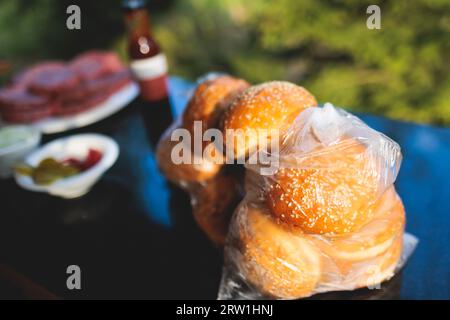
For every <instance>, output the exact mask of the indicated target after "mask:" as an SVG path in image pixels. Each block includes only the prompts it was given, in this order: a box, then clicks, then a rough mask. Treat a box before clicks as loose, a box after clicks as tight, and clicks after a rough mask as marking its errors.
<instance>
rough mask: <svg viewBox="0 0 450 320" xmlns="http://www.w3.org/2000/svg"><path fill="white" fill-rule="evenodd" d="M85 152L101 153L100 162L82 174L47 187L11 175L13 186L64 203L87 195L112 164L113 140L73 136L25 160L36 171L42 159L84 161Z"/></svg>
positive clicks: (116, 149)
mask: <svg viewBox="0 0 450 320" xmlns="http://www.w3.org/2000/svg"><path fill="white" fill-rule="evenodd" d="M89 148H94V149H97V150H99V151H101V152H102V158H101V160H100V161H99V162H98V163H97V164H95V165H94V166H93V167H91V168H89V169H88V170H86V171H84V172H81V173H79V174H77V175H75V176H72V177H67V178H63V179H60V180H57V181H55V182H54V183H52V184H50V185H37V184H35V183H34V181H33V179H32V178H31V177H29V176H24V175H21V174H18V173H15V178H16V182H17V184H18V185H19V186H21V187H22V188H24V189H27V190H30V191H36V192H47V193H49V194H51V195H54V196H58V197H62V198H67V199H70V198H77V197H80V196H82V195H84V194H86V193H87V192H89V190H90V189H91V187H92V186H93V185H94V184H95V183H96V182H97V181H98V180H99V179H100V178H101V176H102V175H103V174H104V173H105V171H106V170H108V169H109V168H110V167H111V166H112V165H113V164H114V162H116V160H117V157H118V155H119V146H118V145H117V143H116V142H115V141H114V140H113V139H111V138H109V137H107V136H104V135H101V134H95V133H84V134H76V135H72V136H69V137H65V138H60V139H56V140H53V141H51V142H49V143H47V144H46V145H45V146H43V147H42V148H40V149H38V150H36V151H35V152H33V153H31V154H30V155H28V156H27V157H26V158H25V163H26V164H28V165H30V166H32V167H36V166H37V165H38V164H39V162H40V161H41V160H42V159H45V158H49V157H50V158H54V159H56V160H63V159H66V158H69V157H75V158H79V159H84V158H86V156H87V153H88V151H89Z"/></svg>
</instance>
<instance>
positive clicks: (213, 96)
mask: <svg viewBox="0 0 450 320" xmlns="http://www.w3.org/2000/svg"><path fill="white" fill-rule="evenodd" d="M249 86H250V84H249V83H248V82H247V81H244V80H242V79H236V78H233V77H230V76H219V77H217V78H215V79H210V80H206V81H203V82H202V83H200V84H199V85H198V86H197V88H196V89H195V92H194V94H193V96H192V97H191V99H190V100H189V102H188V105H187V107H186V109H185V111H184V113H183V123H182V126H183V127H184V128H186V129H188V130H190V131H191V132H193V126H194V121H202V127H203V131H204V130H206V129H209V128H214V127H216V125H217V120H218V117H219V116H220V115H221V112H222V111H223V110H224V109H225V108H226V107H228V105H229V104H230V102H231V101H232V100H233V99H234V98H235V97H236V96H237V95H238V94H239V93H241V92H242V91H244V90H245V89H246V88H248V87H249Z"/></svg>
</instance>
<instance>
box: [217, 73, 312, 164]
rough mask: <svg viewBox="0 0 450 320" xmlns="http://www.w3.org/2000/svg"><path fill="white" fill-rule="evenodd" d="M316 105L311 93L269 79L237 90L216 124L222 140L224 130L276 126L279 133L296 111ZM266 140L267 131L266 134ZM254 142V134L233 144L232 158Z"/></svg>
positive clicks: (246, 153)
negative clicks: (221, 133)
mask: <svg viewBox="0 0 450 320" xmlns="http://www.w3.org/2000/svg"><path fill="white" fill-rule="evenodd" d="M314 106H317V101H316V99H315V98H314V96H313V95H312V94H311V93H309V92H308V91H307V90H306V89H304V88H302V87H299V86H297V85H295V84H293V83H290V82H284V81H272V82H266V83H263V84H260V85H256V86H252V87H250V88H248V89H247V90H245V91H244V92H243V93H242V94H240V95H239V96H238V97H237V98H236V99H235V100H234V101H233V103H232V104H231V105H230V106H229V108H227V109H226V110H225V112H224V114H223V115H222V119H221V124H220V127H221V129H222V130H223V133H224V141H225V142H226V130H228V129H234V130H237V129H241V130H243V131H244V132H246V131H251V130H258V129H266V130H271V129H274V130H279V131H280V134H282V133H283V132H284V131H285V130H286V129H287V128H288V127H289V126H290V125H291V124H292V122H293V121H294V119H295V118H296V117H297V116H298V114H299V113H300V112H302V111H303V110H305V109H306V108H308V107H314ZM267 139H268V140H270V135H269V136H268V137H267ZM257 145H258V139H257V137H247V138H246V144H245V146H242V147H236V149H235V158H241V157H244V156H246V155H248V153H249V151H252V150H255V149H256V147H257Z"/></svg>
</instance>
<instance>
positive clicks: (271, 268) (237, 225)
mask: <svg viewBox="0 0 450 320" xmlns="http://www.w3.org/2000/svg"><path fill="white" fill-rule="evenodd" d="M266 156H267V154H266ZM269 156H270V158H271V159H272V161H273V163H275V164H276V166H273V165H272V166H269V167H268V166H267V165H261V164H258V163H257V164H248V163H247V164H246V169H247V170H246V178H245V179H246V180H245V198H244V199H243V200H242V202H241V203H240V205H239V206H238V207H237V208H236V210H235V212H234V215H233V218H232V221H231V224H230V227H229V232H228V237H227V240H226V246H225V265H224V269H223V276H222V281H221V285H220V289H219V295H218V298H219V299H263V298H272V299H273V298H276V299H297V298H303V297H308V296H311V295H313V294H316V293H321V292H327V291H340V290H353V289H356V288H363V287H368V288H377V287H378V286H379V283H381V282H383V281H385V280H388V279H390V278H391V277H392V276H393V275H394V274H395V273H396V272H397V271H398V270H399V269H400V268H401V267H402V266H403V265H404V263H405V262H406V260H407V259H408V257H409V256H410V255H411V253H412V252H413V250H414V248H415V246H416V244H417V241H418V240H417V239H416V238H415V237H414V236H412V235H409V234H405V233H404V227H405V212H404V208H403V204H402V202H401V199H400V197H399V196H398V195H397V193H396V191H395V188H394V186H393V183H394V181H395V179H396V177H397V174H398V171H399V168H400V164H401V159H402V156H401V151H400V147H399V145H398V144H397V143H396V142H394V141H392V140H391V139H389V138H388V137H386V136H385V135H383V134H381V133H379V132H377V131H375V130H373V129H371V128H370V127H368V126H367V125H366V124H364V123H363V122H362V121H361V120H360V119H358V118H357V117H355V116H353V115H351V114H349V113H347V112H345V111H344V110H341V109H338V108H335V107H333V106H332V105H331V104H325V106H324V107H322V108H309V109H307V110H305V111H303V112H302V113H301V114H300V115H299V116H298V117H297V118H296V120H295V122H294V123H293V124H292V126H291V127H290V129H289V130H288V132H287V134H286V135H285V136H284V137H283V138H282V140H281V142H280V148H279V149H277V150H271V151H270V154H269Z"/></svg>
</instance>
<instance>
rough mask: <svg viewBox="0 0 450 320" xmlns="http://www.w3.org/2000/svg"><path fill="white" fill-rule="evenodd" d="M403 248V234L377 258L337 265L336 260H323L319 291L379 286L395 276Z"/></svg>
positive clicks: (394, 239) (395, 238) (393, 240)
mask: <svg viewBox="0 0 450 320" xmlns="http://www.w3.org/2000/svg"><path fill="white" fill-rule="evenodd" d="M402 248H403V234H399V235H397V236H396V237H394V238H393V239H392V243H391V244H390V246H389V247H388V248H387V249H386V250H385V251H384V252H382V253H380V254H379V255H377V256H375V257H371V258H368V259H365V260H360V261H352V262H347V263H346V264H342V263H340V264H339V263H338V264H335V263H334V262H336V260H331V259H327V258H326V257H324V260H323V274H322V278H321V280H320V284H319V286H318V290H319V291H323V289H325V290H327V291H328V290H342V289H345V290H350V289H356V288H363V287H369V286H374V285H377V284H379V283H381V282H383V281H385V280H388V279H390V278H391V277H392V276H393V275H394V271H395V268H396V267H397V264H398V262H399V260H400V257H401V253H402Z"/></svg>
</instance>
